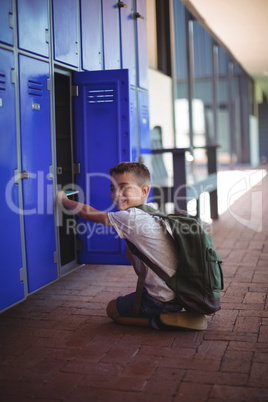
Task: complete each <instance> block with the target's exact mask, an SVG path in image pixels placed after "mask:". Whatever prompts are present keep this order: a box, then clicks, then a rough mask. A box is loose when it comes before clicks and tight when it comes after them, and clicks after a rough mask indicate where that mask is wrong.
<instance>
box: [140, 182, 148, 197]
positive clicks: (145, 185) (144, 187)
mask: <svg viewBox="0 0 268 402" xmlns="http://www.w3.org/2000/svg"><path fill="white" fill-rule="evenodd" d="M141 189H142V195H143V197H148V194H149V191H150V186H148V184H144V186H142V188H141Z"/></svg>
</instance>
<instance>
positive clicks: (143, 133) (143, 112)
mask: <svg viewBox="0 0 268 402" xmlns="http://www.w3.org/2000/svg"><path fill="white" fill-rule="evenodd" d="M138 117H139V142H140V144H139V146H140V154H141V155H142V154H149V153H151V134H150V121H149V95H148V92H143V91H140V90H138Z"/></svg>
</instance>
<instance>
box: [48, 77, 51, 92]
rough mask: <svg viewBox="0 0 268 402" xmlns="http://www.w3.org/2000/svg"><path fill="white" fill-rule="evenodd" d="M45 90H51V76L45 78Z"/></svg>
mask: <svg viewBox="0 0 268 402" xmlns="http://www.w3.org/2000/svg"><path fill="white" fill-rule="evenodd" d="M47 90H48V91H51V78H47Z"/></svg>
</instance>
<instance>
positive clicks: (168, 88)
mask: <svg viewBox="0 0 268 402" xmlns="http://www.w3.org/2000/svg"><path fill="white" fill-rule="evenodd" d="M149 111H150V129H151V130H152V129H153V128H154V127H155V126H160V127H162V141H163V148H174V130H173V95H172V79H171V77H168V76H166V75H164V74H162V73H161V72H159V71H156V70H152V69H149ZM164 160H165V164H166V167H167V170H168V172H169V174H170V175H172V158H171V157H170V155H164Z"/></svg>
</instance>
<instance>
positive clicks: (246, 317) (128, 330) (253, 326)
mask: <svg viewBox="0 0 268 402" xmlns="http://www.w3.org/2000/svg"><path fill="white" fill-rule="evenodd" d="M267 200H268V176H266V178H265V179H264V180H263V182H262V185H261V184H258V185H256V186H255V187H253V189H252V190H251V191H250V192H249V193H247V194H245V195H244V196H242V198H240V199H239V200H238V201H236V203H235V204H234V205H233V206H232V208H231V211H228V212H226V213H225V214H224V215H222V216H221V217H220V219H219V221H217V222H216V223H214V226H213V239H214V244H215V246H216V248H217V249H218V251H219V252H220V254H221V255H222V257H223V259H224V265H223V269H224V276H225V288H224V291H223V292H222V309H221V310H220V311H219V312H217V313H216V314H215V315H214V316H210V317H207V319H208V329H207V330H206V331H204V332H195V331H192V332H191V331H172V332H158V331H154V330H151V329H146V328H136V327H127V326H120V325H117V324H114V323H113V322H111V321H110V320H109V318H107V317H106V315H105V307H106V304H107V302H108V301H109V300H110V299H111V298H113V297H115V296H118V295H120V294H125V293H127V292H130V291H132V290H133V289H134V287H135V282H136V278H135V275H134V274H133V272H132V270H131V269H130V267H127V266H96V265H94V266H85V267H83V268H80V269H78V270H77V271H75V272H73V273H71V274H69V275H68V276H65V277H64V278H62V279H61V280H60V281H58V282H56V283H54V284H51V285H50V286H48V287H46V288H45V289H43V290H41V291H39V292H37V293H35V294H33V295H31V296H30V297H28V298H27V299H26V300H25V301H24V302H22V303H20V304H19V305H17V306H15V307H13V308H11V309H9V310H8V311H6V312H4V313H3V314H2V315H1V316H0V400H1V401H2V402H26V401H32V400H33V401H36V402H46V401H50V402H54V401H55V402H56V401H64V402H89V401H90V402H91V401H92V402H95V401H107V402H113V401H115V402H121V401H122V402H123V401H130V402H131V401H141V402H143V401H144V402H147V401H148V402H150V401H153V402H169V401H170V402H171V401H172V402H178V401H193V402H197V401H236V402H237V401H241V402H242V401H243V402H244V401H250V402H252V401H268V307H267V290H268V201H267ZM261 201H262V202H261ZM251 209H252V211H251ZM254 211H255V212H256V211H258V212H260V213H262V221H261V223H262V228H261V227H260V226H259V227H258V230H260V229H261V231H256V230H254V225H255V223H256V222H255V217H256V216H255V215H256V214H255V213H254ZM239 217H242V218H244V219H245V221H244V222H242V223H239V222H238V220H239V219H240V218H239ZM240 220H241V219H240ZM249 226H253V229H252V228H250V227H249ZM256 227H257V226H256V225H255V228H256Z"/></svg>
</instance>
